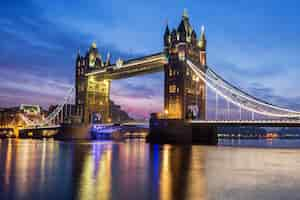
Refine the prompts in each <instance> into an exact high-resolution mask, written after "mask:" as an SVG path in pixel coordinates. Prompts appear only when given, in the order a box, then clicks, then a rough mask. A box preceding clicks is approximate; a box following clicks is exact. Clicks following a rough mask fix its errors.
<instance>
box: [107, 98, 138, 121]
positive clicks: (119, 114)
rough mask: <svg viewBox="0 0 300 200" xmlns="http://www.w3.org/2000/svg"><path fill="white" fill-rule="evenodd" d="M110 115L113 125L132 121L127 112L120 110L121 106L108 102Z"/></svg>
mask: <svg viewBox="0 0 300 200" xmlns="http://www.w3.org/2000/svg"><path fill="white" fill-rule="evenodd" d="M110 114H111V116H110V118H111V121H112V122H115V123H122V122H128V121H132V120H133V119H132V118H131V117H130V116H129V115H128V113H127V112H125V111H124V110H122V109H121V106H119V105H116V104H115V103H114V102H113V101H110Z"/></svg>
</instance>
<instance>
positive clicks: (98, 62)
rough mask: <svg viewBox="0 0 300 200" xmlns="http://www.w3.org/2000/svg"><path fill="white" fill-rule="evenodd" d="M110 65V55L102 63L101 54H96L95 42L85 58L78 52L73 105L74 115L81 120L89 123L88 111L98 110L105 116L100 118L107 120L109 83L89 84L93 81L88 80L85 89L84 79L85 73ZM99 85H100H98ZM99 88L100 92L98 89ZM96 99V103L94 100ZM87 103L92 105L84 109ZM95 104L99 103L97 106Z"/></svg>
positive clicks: (90, 117) (106, 81)
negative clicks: (88, 82) (85, 119)
mask: <svg viewBox="0 0 300 200" xmlns="http://www.w3.org/2000/svg"><path fill="white" fill-rule="evenodd" d="M109 65H110V54H109V53H108V54H107V56H106V60H105V61H103V59H102V56H101V54H100V53H99V52H98V48H97V45H96V43H95V42H93V43H92V45H91V47H90V48H89V50H88V51H87V52H86V54H85V56H81V55H80V53H79V52H78V55H77V58H76V73H75V74H76V78H75V80H76V85H75V88H76V89H75V90H76V91H75V93H76V94H75V105H76V114H77V115H79V116H81V118H82V120H81V121H83V118H84V117H85V118H88V119H89V121H91V119H92V116H90V115H89V113H90V112H89V111H88V109H93V110H98V111H99V113H106V116H101V117H102V118H105V119H108V118H109V116H110V114H109V111H110V108H109V89H110V81H109V80H105V81H103V82H100V83H99V82H97V84H96V83H95V84H91V82H93V80H90V84H89V87H88V88H87V82H86V78H85V73H87V72H90V71H92V70H95V69H101V68H103V69H104V68H106V67H108V66H109ZM98 84H101V85H98ZM99 88H101V90H100V89H99ZM95 99H97V101H96V100H95ZM86 101H89V102H88V103H89V104H90V105H92V108H91V107H89V108H88V107H85V105H86V104H87V103H86ZM97 102H101V104H98V103H97Z"/></svg>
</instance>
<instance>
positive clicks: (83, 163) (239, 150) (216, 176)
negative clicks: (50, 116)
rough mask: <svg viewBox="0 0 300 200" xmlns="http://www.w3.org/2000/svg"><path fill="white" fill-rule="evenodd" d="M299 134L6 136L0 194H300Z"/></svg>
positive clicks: (0, 153)
mask: <svg viewBox="0 0 300 200" xmlns="http://www.w3.org/2000/svg"><path fill="white" fill-rule="evenodd" d="M299 188H300V140H221V141H220V144H219V145H218V146H200V145H190V146H188V145H150V144H148V143H145V142H144V141H142V140H130V141H124V142H113V141H93V142H90V141H77V142H59V141H54V140H22V139H4V140H0V199H1V200H6V199H9V200H11V199H22V200H23V199H25V200H26V199H43V200H48V199H49V200H53V199H55V200H58V199H83V200H89V199H101V200H105V199H122V200H123V199H125V200H126V199H130V200H131V199H137V200H140V199H166V200H174V199H197V200H198V199H200V200H201V199H212V200H215V199H230V200H235V199H243V200H248V199H249V200H250V199H251V200H252V199H264V200H269V199H270V200H271V199H272V200H276V199H278V200H279V199H284V200H288V199H300V192H299Z"/></svg>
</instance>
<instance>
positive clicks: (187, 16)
mask: <svg viewBox="0 0 300 200" xmlns="http://www.w3.org/2000/svg"><path fill="white" fill-rule="evenodd" d="M182 17H183V18H189V14H188V11H187V9H186V8H184V9H183V15H182Z"/></svg>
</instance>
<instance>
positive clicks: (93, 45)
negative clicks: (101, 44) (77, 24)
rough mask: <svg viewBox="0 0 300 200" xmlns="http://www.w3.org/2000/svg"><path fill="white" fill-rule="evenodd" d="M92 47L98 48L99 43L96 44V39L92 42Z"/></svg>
mask: <svg viewBox="0 0 300 200" xmlns="http://www.w3.org/2000/svg"><path fill="white" fill-rule="evenodd" d="M92 48H94V49H96V48H97V44H96V42H95V41H94V42H93V43H92Z"/></svg>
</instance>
